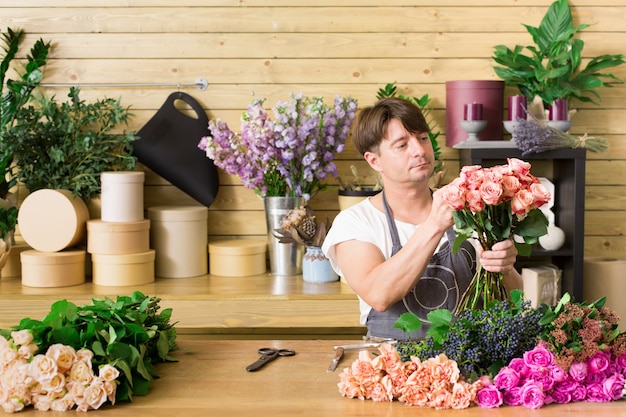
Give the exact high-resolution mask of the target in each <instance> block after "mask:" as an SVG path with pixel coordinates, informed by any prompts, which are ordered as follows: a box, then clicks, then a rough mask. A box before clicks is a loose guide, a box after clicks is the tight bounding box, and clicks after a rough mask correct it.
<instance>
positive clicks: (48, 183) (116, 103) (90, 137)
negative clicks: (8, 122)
mask: <svg viewBox="0 0 626 417" xmlns="http://www.w3.org/2000/svg"><path fill="white" fill-rule="evenodd" d="M79 93H80V90H79V89H78V88H76V87H71V88H70V91H69V94H68V97H69V101H65V102H63V103H58V102H57V101H56V98H55V97H54V96H52V97H45V96H41V95H37V96H35V97H34V106H33V105H30V106H27V107H23V108H22V109H20V110H19V111H18V114H17V117H16V120H15V123H14V126H13V128H12V129H11V130H10V131H9V132H7V138H8V142H9V143H10V145H9V146H8V147H9V149H10V151H11V152H12V154H13V155H15V159H16V164H17V166H18V168H19V169H18V170H17V173H16V177H15V178H16V180H18V181H21V182H23V183H24V185H25V186H26V188H28V190H30V191H31V192H33V191H36V190H39V189H42V188H51V189H66V190H70V191H72V193H73V195H74V196H75V197H80V198H82V199H84V200H88V199H90V198H92V197H94V196H96V195H98V194H99V193H100V188H101V182H100V174H101V173H102V172H104V171H125V170H126V171H130V170H134V169H135V165H136V158H135V157H134V156H132V142H133V141H134V140H135V139H136V138H137V137H136V136H135V133H134V132H133V131H118V130H119V126H120V125H121V124H127V123H128V120H129V118H130V117H131V116H132V114H131V113H130V112H129V108H128V107H123V106H122V105H121V103H120V99H117V100H115V99H112V98H105V99H100V100H97V101H95V102H93V103H87V102H85V101H84V100H81V99H80V97H79Z"/></svg>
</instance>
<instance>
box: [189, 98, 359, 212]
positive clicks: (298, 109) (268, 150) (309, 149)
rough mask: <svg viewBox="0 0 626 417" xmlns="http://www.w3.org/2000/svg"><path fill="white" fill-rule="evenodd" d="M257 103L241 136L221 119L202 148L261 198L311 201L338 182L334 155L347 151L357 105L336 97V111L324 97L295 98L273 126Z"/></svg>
mask: <svg viewBox="0 0 626 417" xmlns="http://www.w3.org/2000/svg"><path fill="white" fill-rule="evenodd" d="M264 101H265V100H264V99H255V100H253V101H252V102H251V103H250V105H249V106H248V109H247V110H246V111H245V112H244V113H243V115H242V117H241V133H240V134H238V133H235V132H233V131H232V130H230V128H229V127H228V125H227V124H226V123H225V122H223V121H221V120H219V119H217V120H211V121H209V131H210V133H211V134H210V136H205V137H203V138H202V139H201V141H200V143H199V144H198V147H199V148H200V149H202V150H204V151H205V152H206V155H207V157H208V158H211V159H213V161H214V162H215V165H216V166H218V167H219V168H222V169H223V170H224V171H226V173H228V174H231V175H237V176H239V177H240V178H241V181H242V183H243V185H244V187H246V188H250V189H252V190H254V191H255V192H256V193H257V194H258V195H259V196H261V197H266V196H268V197H277V196H281V197H282V196H290V197H304V198H305V199H306V200H308V199H309V198H310V197H311V196H313V195H314V194H315V193H316V192H317V191H319V190H322V189H323V188H324V187H325V184H324V180H325V179H326V178H327V177H328V176H329V175H332V176H334V177H336V176H337V166H336V165H335V163H334V162H333V160H334V158H335V155H336V154H337V153H341V152H342V151H343V149H344V146H345V142H346V138H347V137H348V134H349V132H350V126H351V124H352V121H353V120H354V117H355V114H356V109H357V101H356V100H355V99H353V98H351V97H349V96H348V97H342V96H339V95H337V96H336V97H335V99H334V103H333V106H329V105H326V104H325V103H324V101H323V99H322V98H321V97H313V98H309V97H306V96H303V95H302V93H297V94H292V95H291V98H290V100H289V101H288V102H284V101H279V102H278V103H277V104H276V105H275V107H274V108H273V113H274V120H272V119H271V118H270V117H269V114H268V112H267V110H266V109H265V108H264V107H263V104H264Z"/></svg>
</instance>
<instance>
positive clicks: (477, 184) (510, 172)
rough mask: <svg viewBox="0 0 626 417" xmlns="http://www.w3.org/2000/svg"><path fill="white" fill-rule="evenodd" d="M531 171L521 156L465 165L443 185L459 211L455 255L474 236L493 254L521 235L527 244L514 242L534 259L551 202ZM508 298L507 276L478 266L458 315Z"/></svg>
mask: <svg viewBox="0 0 626 417" xmlns="http://www.w3.org/2000/svg"><path fill="white" fill-rule="evenodd" d="M530 168H531V165H530V164H529V163H528V162H525V161H522V160H519V159H516V158H509V159H508V163H507V164H505V165H498V166H493V167H488V168H483V167H482V166H479V165H472V166H466V167H463V168H462V169H461V174H460V176H459V177H458V178H456V179H455V180H454V181H452V182H451V183H449V184H448V185H446V186H444V187H443V192H444V200H445V201H447V202H448V204H450V206H451V207H452V209H453V210H454V212H453V216H454V229H455V231H456V233H457V238H456V240H455V242H454V250H455V251H456V250H458V248H459V247H460V244H461V243H462V242H463V241H465V240H466V239H468V238H470V237H474V238H476V239H477V241H478V242H479V243H480V245H481V246H482V248H483V249H484V250H489V249H490V248H491V247H492V246H493V245H494V244H495V243H497V242H500V241H502V240H505V239H510V238H513V236H516V237H519V238H520V239H521V240H523V243H520V242H517V240H516V241H515V244H516V246H517V250H518V253H519V254H520V255H525V256H528V255H530V250H531V245H532V244H534V243H537V242H538V240H539V237H540V236H543V235H545V234H546V232H547V225H548V220H547V218H546V217H545V215H544V214H543V213H542V212H541V211H540V210H539V207H541V206H542V205H544V204H545V203H547V202H548V201H549V200H550V193H549V192H548V191H547V189H546V188H545V187H544V186H543V185H542V184H541V182H539V179H538V178H536V177H535V176H533V175H532V174H531V173H530ZM507 298H508V296H507V291H506V288H505V286H504V284H503V282H502V274H501V273H498V272H489V271H487V270H485V269H483V268H482V267H481V266H480V265H479V266H478V268H477V271H476V274H475V275H474V277H473V279H472V281H471V283H470V285H469V287H468V288H467V290H466V291H465V292H464V293H463V295H462V297H461V300H460V301H459V304H458V306H457V309H456V311H455V313H456V314H459V313H460V312H462V311H464V310H475V309H477V308H479V307H480V306H481V305H482V306H484V307H486V306H488V304H489V302H490V301H492V300H506V299H507Z"/></svg>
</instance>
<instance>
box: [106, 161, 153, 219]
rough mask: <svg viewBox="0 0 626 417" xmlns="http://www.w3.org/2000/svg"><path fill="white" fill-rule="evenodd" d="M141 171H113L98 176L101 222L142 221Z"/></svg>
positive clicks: (142, 175)
mask: <svg viewBox="0 0 626 417" xmlns="http://www.w3.org/2000/svg"><path fill="white" fill-rule="evenodd" d="M144 179H145V173H144V172H142V171H114V172H103V173H101V174H100V181H101V183H102V192H101V195H100V205H101V215H100V217H101V218H102V221H105V222H138V221H140V220H143V217H144V213H143V183H144Z"/></svg>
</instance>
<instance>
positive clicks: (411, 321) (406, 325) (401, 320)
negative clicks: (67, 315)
mask: <svg viewBox="0 0 626 417" xmlns="http://www.w3.org/2000/svg"><path fill="white" fill-rule="evenodd" d="M393 327H394V328H395V329H400V330H402V331H403V332H404V333H406V334H410V333H413V332H416V331H418V330H419V329H420V328H421V327H422V322H421V321H420V319H419V317H417V316H416V315H415V314H413V313H403V314H401V315H400V317H398V320H396V322H395V323H394V325H393ZM159 355H160V356H161V352H159ZM161 357H163V356H161Z"/></svg>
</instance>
